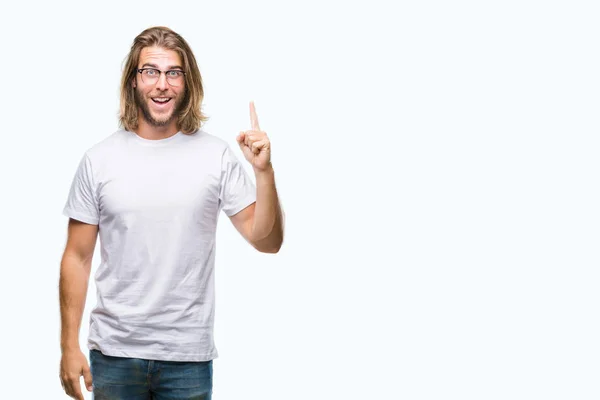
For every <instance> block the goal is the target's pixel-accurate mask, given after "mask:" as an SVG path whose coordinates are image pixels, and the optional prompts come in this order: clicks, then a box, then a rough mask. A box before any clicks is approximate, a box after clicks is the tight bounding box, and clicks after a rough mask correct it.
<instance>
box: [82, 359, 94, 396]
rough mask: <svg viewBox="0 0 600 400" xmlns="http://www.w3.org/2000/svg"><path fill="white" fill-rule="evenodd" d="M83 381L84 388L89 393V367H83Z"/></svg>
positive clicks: (90, 382)
mask: <svg viewBox="0 0 600 400" xmlns="http://www.w3.org/2000/svg"><path fill="white" fill-rule="evenodd" d="M83 381H84V382H85V387H86V388H87V390H88V391H89V392H91V391H92V372H91V371H90V367H89V366H87V365H86V366H85V367H83Z"/></svg>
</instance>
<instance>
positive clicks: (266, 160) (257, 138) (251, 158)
mask: <svg viewBox="0 0 600 400" xmlns="http://www.w3.org/2000/svg"><path fill="white" fill-rule="evenodd" d="M250 123H251V124H252V129H251V130H249V131H241V132H240V134H239V135H238V136H237V138H236V139H237V142H238V144H239V145H240V148H241V149H242V153H244V157H246V160H248V162H249V163H250V164H252V167H253V168H254V170H255V171H256V172H262V171H266V170H268V169H269V168H271V142H270V141H269V138H268V137H267V134H266V132H263V131H261V130H260V127H259V126H258V116H257V115H256V109H255V108H254V102H253V101H251V102H250Z"/></svg>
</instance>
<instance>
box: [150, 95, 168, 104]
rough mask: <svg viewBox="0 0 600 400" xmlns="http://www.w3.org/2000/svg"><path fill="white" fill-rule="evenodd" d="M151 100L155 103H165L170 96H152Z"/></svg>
mask: <svg viewBox="0 0 600 400" xmlns="http://www.w3.org/2000/svg"><path fill="white" fill-rule="evenodd" d="M152 101H153V102H155V103H156V104H167V103H168V102H169V101H171V98H170V97H154V98H152Z"/></svg>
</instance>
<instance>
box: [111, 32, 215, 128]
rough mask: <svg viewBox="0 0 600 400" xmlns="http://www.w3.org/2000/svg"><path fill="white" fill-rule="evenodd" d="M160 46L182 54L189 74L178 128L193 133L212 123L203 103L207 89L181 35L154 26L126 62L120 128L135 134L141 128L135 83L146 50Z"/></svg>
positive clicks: (140, 37) (139, 38)
mask: <svg viewBox="0 0 600 400" xmlns="http://www.w3.org/2000/svg"><path fill="white" fill-rule="evenodd" d="M151 46H157V47H162V48H164V49H167V50H173V51H175V52H177V53H178V54H179V56H180V57H181V60H182V61H183V70H184V71H185V75H184V76H185V93H184V98H183V102H182V105H181V109H180V110H181V112H180V113H179V116H178V119H177V128H178V129H179V130H180V131H181V132H182V133H188V134H189V133H193V132H195V131H196V130H198V129H199V128H200V126H202V123H203V122H204V121H206V120H208V117H207V116H206V115H204V114H203V113H202V109H201V108H202V100H203V99H204V88H203V86H202V75H200V69H199V68H198V64H197V63H196V58H195V57H194V53H192V49H191V48H190V46H189V45H188V44H187V42H186V41H185V39H183V38H182V37H181V36H180V35H179V34H177V33H176V32H174V31H172V30H171V29H169V28H167V27H164V26H154V27H152V28H148V29H146V30H145V31H143V32H142V33H140V34H139V35H138V36H137V37H136V38H135V39H134V40H133V44H132V46H131V50H130V51H129V55H128V56H127V58H126V59H125V67H124V68H123V76H122V77H121V106H120V110H119V124H120V126H121V127H122V128H125V129H127V130H128V131H132V130H135V129H137V127H138V107H137V104H136V102H135V88H134V87H133V80H134V79H135V77H136V75H137V68H138V63H139V61H140V53H141V52H142V49H143V48H144V47H151Z"/></svg>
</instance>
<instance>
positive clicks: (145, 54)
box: [59, 27, 283, 400]
mask: <svg viewBox="0 0 600 400" xmlns="http://www.w3.org/2000/svg"><path fill="white" fill-rule="evenodd" d="M203 95H204V93H203V87H202V78H201V75H200V71H199V69H198V66H197V64H196V60H195V58H194V55H193V53H192V51H191V49H190V47H189V46H188V44H187V43H186V42H185V40H184V39H183V38H182V37H181V36H180V35H178V34H177V33H175V32H173V31H172V30H170V29H168V28H164V27H153V28H150V29H147V30H145V31H144V32H142V33H141V34H140V35H138V36H137V37H136V38H135V40H134V43H133V45H132V47H131V51H130V53H129V56H128V59H127V63H126V66H125V69H124V71H123V78H122V81H121V109H120V122H121V125H122V128H123V129H121V130H118V131H117V132H115V133H113V134H112V135H110V136H108V137H107V138H105V139H104V140H102V141H101V142H99V143H97V144H96V145H94V146H93V147H91V148H90V149H89V150H87V151H86V153H85V154H84V156H83V158H82V159H81V162H80V164H79V167H78V169H77V172H76V174H75V177H74V179H73V183H72V185H71V188H70V192H69V196H68V199H67V202H66V205H65V208H64V211H63V213H64V214H65V215H66V216H68V217H69V224H68V239H67V245H66V248H65V251H64V255H63V258H62V262H61V273H60V285H59V286H60V290H59V291H60V309H61V322H62V330H61V349H62V359H61V364H60V379H61V384H62V385H63V388H64V390H65V392H66V393H67V394H68V395H69V396H71V397H73V398H76V399H83V396H82V392H81V387H80V377H81V376H82V375H83V377H84V381H85V385H86V387H87V389H88V390H89V391H92V390H93V394H94V398H95V399H96V400H101V399H111V400H116V399H127V400H137V399H140V400H141V399H151V398H156V399H161V398H165V399H166V398H169V399H207V400H208V399H210V398H211V393H212V360H213V359H214V358H216V357H217V356H218V354H217V350H216V348H215V345H214V341H213V319H214V259H215V233H216V227H217V219H218V216H219V212H220V211H221V210H223V211H224V212H225V214H227V216H229V218H230V219H231V221H232V223H233V225H234V226H235V227H236V229H237V230H238V231H239V232H240V233H241V234H242V236H243V237H244V238H245V239H246V240H247V241H248V242H249V243H251V244H252V246H254V247H255V248H256V249H257V250H258V251H261V252H267V253H276V252H277V251H279V248H280V247H281V244H282V241H283V214H282V211H281V208H280V205H279V201H278V198H277V192H276V189H275V180H274V172H273V167H272V165H271V162H270V152H271V149H270V142H269V138H268V137H267V135H266V134H265V132H263V131H261V130H260V127H259V125H258V118H257V116H256V110H255V108H254V104H253V103H250V119H251V127H252V129H251V130H249V131H243V132H240V134H239V135H238V136H237V142H238V144H239V146H240V148H241V149H242V152H243V154H244V157H245V158H246V160H247V161H248V162H250V164H251V165H252V168H253V170H254V174H255V178H256V185H255V184H254V183H253V182H252V181H251V179H250V177H249V176H248V174H247V173H246V172H245V170H244V168H243V166H242V165H241V164H240V162H239V161H238V160H237V159H236V157H235V156H234V154H233V153H232V151H231V149H230V148H229V147H228V145H227V143H226V142H225V141H223V140H221V139H219V138H217V137H215V136H213V135H211V134H209V133H207V132H205V131H203V130H202V129H200V126H201V124H202V122H203V121H205V120H206V117H205V116H204V115H203V114H202V112H201V104H202V99H203ZM98 234H99V235H100V242H101V255H102V260H101V263H100V265H99V267H98V271H97V273H96V275H95V279H96V287H97V300H98V301H97V305H96V307H95V308H94V310H92V313H91V317H90V330H89V337H88V344H87V347H88V349H89V357H90V364H89V366H88V362H87V360H86V357H85V355H84V354H83V352H82V351H81V349H80V345H79V328H80V325H81V317H82V314H83V309H84V306H85V298H86V294H87V287H88V280H89V275H90V270H91V261H92V255H93V253H94V248H95V244H96V238H97V235H98Z"/></svg>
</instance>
